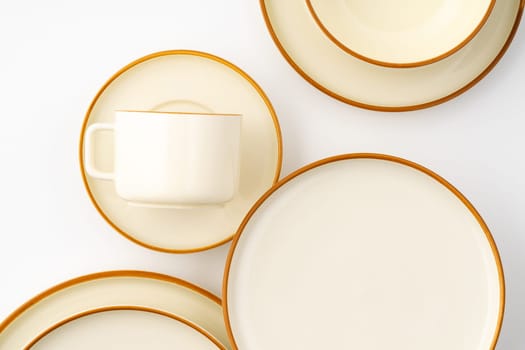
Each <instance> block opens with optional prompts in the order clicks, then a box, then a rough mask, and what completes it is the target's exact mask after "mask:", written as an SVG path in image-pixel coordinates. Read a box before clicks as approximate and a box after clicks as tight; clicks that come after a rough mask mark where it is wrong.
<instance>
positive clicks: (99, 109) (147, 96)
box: [80, 51, 282, 252]
mask: <svg viewBox="0 0 525 350" xmlns="http://www.w3.org/2000/svg"><path fill="white" fill-rule="evenodd" d="M115 110H142V111H144V110H153V111H184V112H199V113H237V114H242V116H243V117H242V128H241V141H240V142H241V145H242V146H241V160H240V174H239V184H238V191H237V193H236V195H235V196H234V198H233V199H232V200H231V201H229V202H227V203H225V204H224V205H223V206H214V207H203V208H192V209H173V208H172V209H167V208H161V209H159V208H148V207H137V206H130V205H128V203H127V202H126V201H125V200H123V199H121V198H120V197H119V196H118V195H117V194H116V192H115V186H114V184H113V183H112V182H108V181H104V180H97V179H93V178H91V177H90V176H88V175H87V174H86V173H85V169H84V167H83V159H82V158H83V154H84V151H83V143H84V142H83V139H84V132H85V129H86V127H87V126H89V125H91V124H93V123H99V122H109V123H111V122H113V118H114V114H115V113H114V111H115ZM95 143H96V144H97V145H98V146H97V148H96V149H95V150H94V153H95V158H96V159H97V161H98V164H97V166H98V167H99V168H101V170H111V169H112V166H113V159H112V154H113V153H112V150H113V148H112V147H113V143H112V137H111V135H103V134H100V135H98V137H97V138H95ZM80 144H81V149H80V157H81V162H80V163H81V167H82V174H83V177H84V180H85V183H86V187H87V190H88V193H89V195H90V197H91V198H92V200H93V203H94V204H95V206H96V207H97V209H98V210H99V212H100V213H101V214H102V215H103V217H104V218H105V219H106V220H107V221H108V222H109V223H110V224H111V225H112V226H113V227H114V228H115V229H116V230H117V231H119V232H120V233H121V234H123V235H124V236H125V237H127V238H129V239H131V240H133V241H134V242H136V243H139V244H141V245H143V246H146V247H148V248H151V249H156V250H161V251H167V252H191V251H197V250H203V249H207V248H211V247H214V246H216V245H219V244H221V243H224V242H226V241H228V240H230V239H231V237H232V236H233V233H234V232H235V230H236V229H237V227H238V226H239V223H240V222H241V221H242V218H243V217H244V215H245V214H246V213H247V212H248V210H249V208H250V207H251V206H252V204H253V203H254V202H255V201H256V200H257V198H258V197H259V196H260V195H261V194H263V193H264V192H265V191H266V190H267V189H268V188H269V187H270V186H271V185H272V184H273V183H274V182H275V181H277V179H278V178H279V172H280V169H281V156H282V155H281V135H280V129H279V124H278V122H277V117H276V115H275V112H274V110H273V108H272V106H271V104H270V102H269V100H268V99H267V97H266V95H265V94H264V92H263V91H262V90H261V89H260V88H259V86H258V85H257V84H256V83H255V82H254V81H253V80H252V79H251V78H250V77H249V76H248V75H246V73H244V72H243V71H241V70H240V69H239V68H237V67H236V66H234V65H232V64H231V63H229V62H227V61H224V60H222V59H220V58H218V57H215V56H212V55H209V54H206V53H201V52H195V51H165V52H160V53H156V54H152V55H149V56H146V57H144V58H141V59H139V60H137V61H135V62H133V63H131V64H130V65H128V66H127V67H125V68H123V69H122V70H121V71H120V72H118V73H117V74H116V75H115V76H114V77H113V78H112V79H111V80H110V81H109V82H108V83H107V84H106V85H105V86H104V87H103V88H102V90H101V91H100V92H99V94H98V95H97V97H96V98H95V100H94V101H93V104H92V106H91V107H90V109H89V111H88V113H87V115H86V119H85V122H84V127H83V129H82V136H81V140H80Z"/></svg>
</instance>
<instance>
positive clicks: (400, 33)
mask: <svg viewBox="0 0 525 350" xmlns="http://www.w3.org/2000/svg"><path fill="white" fill-rule="evenodd" d="M306 1H307V2H309V6H310V9H311V10H312V14H313V16H314V17H315V18H316V20H317V21H318V23H319V25H320V26H321V27H322V29H323V30H324V31H325V32H326V33H327V34H328V37H329V38H330V39H333V40H334V41H335V42H336V43H337V44H338V45H339V46H340V47H341V48H343V49H344V50H347V51H348V52H349V53H351V54H355V55H356V56H358V57H360V58H363V59H365V60H368V61H370V62H372V63H376V64H380V65H385V66H400V67H403V66H405V67H406V66H417V65H423V64H427V63H431V62H433V61H437V60H439V59H442V58H444V57H446V56H448V55H450V54H451V53H453V52H454V51H456V50H458V49H459V48H461V47H462V46H464V45H465V44H466V43H467V42H468V41H469V40H470V39H472V37H473V36H474V35H475V34H476V33H477V32H478V31H479V29H481V26H482V25H483V24H484V23H485V21H486V19H487V18H488V16H489V14H490V11H491V10H492V6H493V5H494V3H495V0H425V1H421V0H396V1H383V0H306Z"/></svg>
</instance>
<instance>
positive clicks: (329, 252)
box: [223, 154, 504, 350]
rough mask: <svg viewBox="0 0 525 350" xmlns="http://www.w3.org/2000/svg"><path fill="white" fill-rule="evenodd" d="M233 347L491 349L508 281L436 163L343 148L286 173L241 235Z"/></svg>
mask: <svg viewBox="0 0 525 350" xmlns="http://www.w3.org/2000/svg"><path fill="white" fill-rule="evenodd" d="M223 298H224V299H223V304H224V305H225V310H224V311H225V316H226V319H227V322H229V327H230V332H231V333H230V334H231V335H232V339H233V340H234V342H235V343H236V346H234V348H237V349H250V350H266V349H276V350H277V349H283V350H284V349H302V350H308V349H312V350H313V349H361V350H372V349H374V350H376V349H390V350H421V349H425V350H444V349H447V350H488V349H493V348H494V346H495V343H496V340H497V337H498V335H499V330H500V327H501V320H502V316H503V306H504V282H503V272H502V269H501V262H500V260H499V255H498V252H497V249H496V246H495V244H494V241H493V239H492V236H491V235H490V232H489V230H488V228H487V227H486V225H485V224H484V222H483V220H482V219H481V217H480V216H479V214H478V213H477V212H476V211H475V209H474V208H473V207H472V205H471V204H470V203H469V202H468V201H467V200H466V199H465V198H464V197H463V196H462V195H461V194H460V193H459V192H457V190H456V189H454V188H453V187H452V186H451V185H450V184H448V183H447V182H446V181H445V180H443V179H442V178H440V177H439V176H437V175H436V174H434V173H432V172H430V171H429V170H427V169H425V168H423V167H421V166H419V165H417V164H414V163H411V162H408V161H405V160H402V159H398V158H394V157H391V156H384V155H374V154H355V155H344V156H339V157H335V158H332V159H327V160H324V161H320V162H318V163H315V164H313V165H310V166H308V167H306V168H304V169H302V170H299V171H298V172H296V173H294V174H292V175H290V176H289V177H287V178H285V179H283V180H282V181H281V182H279V184H278V185H277V187H275V188H274V189H272V191H270V192H269V193H268V194H266V195H265V196H264V197H263V199H261V201H259V202H258V203H257V205H256V206H255V207H254V209H253V210H252V212H251V213H250V215H248V217H247V219H246V221H245V222H244V223H243V225H241V227H240V229H239V232H238V234H237V235H236V236H235V239H234V242H233V246H232V250H231V251H230V255H229V258H228V262H227V268H226V274H225V281H224V291H223Z"/></svg>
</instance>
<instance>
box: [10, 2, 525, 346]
mask: <svg viewBox="0 0 525 350" xmlns="http://www.w3.org/2000/svg"><path fill="white" fill-rule="evenodd" d="M498 1H500V0H498ZM501 1H505V0H501ZM290 15H292V16H293V14H290ZM524 39H525V31H524V30H521V31H519V32H518V34H517V37H516V39H515V41H514V43H513V45H512V46H511V48H510V50H509V52H508V53H507V55H506V56H505V57H504V58H503V60H502V61H501V62H500V64H499V65H498V66H497V67H496V68H495V69H494V70H493V71H492V73H491V74H490V75H489V76H488V77H486V78H485V79H484V80H483V81H482V82H481V83H479V84H478V85H477V86H475V88H473V89H471V90H470V91H469V92H467V93H466V94H464V95H462V96H460V97H459V98H456V99H454V100H452V101H450V102H447V103H446V104H443V105H440V106H438V107H433V108H431V109H427V110H423V111H416V112H410V113H402V114H392V113H379V112H371V111H366V110H362V109H358V108H355V107H352V106H349V105H346V104H343V103H340V102H338V101H336V100H334V99H332V98H330V97H328V96H326V95H324V94H323V93H321V92H319V91H318V90H316V89H315V88H313V87H312V86H310V85H309V84H307V83H306V82H305V81H304V80H303V79H302V78H301V77H300V76H299V75H298V74H297V73H295V71H293V70H292V68H291V67H290V66H289V65H288V64H287V63H286V62H285V60H284V59H283V58H282V57H281V55H280V53H279V52H278V50H277V48H276V47H275V45H274V44H273V42H272V41H271V38H270V36H269V34H268V32H267V30H266V27H265V25H264V21H263V18H262V16H261V12H260V9H259V4H258V1H257V0H250V1H248V0H226V1H216V0H192V1H182V0H169V1H168V0H166V1H162V0H154V1H123V0H122V1H102V0H96V1H93V0H92V1H84V2H79V1H67V0H62V1H59V0H48V1H36V0H34V1H7V0H0V118H1V119H0V120H1V124H0V162H1V163H0V164H1V165H0V167H1V168H0V319H3V318H4V317H6V316H7V315H8V314H9V313H10V312H12V311H13V310H14V309H15V308H16V307H17V306H19V305H20V304H21V303H23V302H24V301H26V300H27V299H28V298H30V297H32V296H34V295H35V294H36V293H39V292H41V291H42V290H44V289H46V288H48V287H50V286H52V285H54V284H57V283H59V282H61V281H64V280H66V279H69V278H72V277H76V276H78V275H82V274H87V273H91V272H96V271H102V270H110V269H142V270H152V271H157V272H162V273H167V274H172V275H176V276H178V277H181V278H184V279H188V280H190V281H192V282H194V283H197V284H199V285H201V286H203V287H205V288H207V289H209V290H211V291H213V292H215V293H216V294H219V293H220V288H221V281H222V271H223V266H224V261H225V257H226V254H227V251H228V248H229V245H226V246H222V247H219V248H216V249H213V250H211V251H207V252H203V253H197V254H190V255H170V254H162V253H157V252H153V251H149V250H147V249H145V248H142V247H139V246H137V245H135V244H133V243H131V242H129V241H128V240H126V239H124V238H122V237H121V236H120V235H119V234H118V233H116V232H115V231H114V230H112V229H111V228H110V226H109V225H108V224H106V222H105V221H104V220H103V219H102V218H101V216H100V215H99V214H98V212H97V211H96V210H95V208H94V207H93V206H92V204H91V203H90V201H89V199H88V196H87V194H86V191H85V190H84V187H83V184H82V181H81V176H80V171H79V166H78V157H77V152H78V138H79V132H80V128H81V124H82V120H83V117H84V113H85V111H86V109H87V107H88V105H89V103H90V102H91V100H92V98H93V97H94V95H95V93H96V92H97V91H98V89H99V88H100V86H101V85H102V84H103V83H104V82H105V81H106V80H107V79H108V78H109V77H110V76H111V75H112V74H113V73H115V72H116V71H117V70H118V69H119V68H121V67H122V66H124V65H125V64H127V63H129V62H131V61H133V60H135V59H136V58H139V57H141V56H144V55H146V54H149V53H152V52H155V51H160V50H166V49H195V50H202V51H207V52H210V53H213V54H216V55H219V56H221V57H223V58H225V59H227V60H230V61H232V62H233V63H235V64H237V65H238V66H239V67H241V68H242V69H244V70H245V71H246V72H247V73H248V74H250V75H251V76H252V77H253V78H254V79H255V80H256V81H257V82H258V83H259V84H260V85H261V87H262V88H263V89H264V90H265V92H266V93H267V94H268V96H269V98H270V100H271V101H272V103H273V105H274V107H275V109H276V111H277V114H278V116H279V118H280V122H281V127H282V132H283V141H284V163H283V172H282V174H283V175H286V174H288V173H290V172H291V171H293V170H294V169H296V168H298V167H300V166H302V165H305V164H307V163H310V162H312V161H314V160H317V159H319V158H324V157H326V156H330V155H335V154H339V153H349V152H381V153H389V154H393V155H397V156H401V157H404V158H408V159H410V160H413V161H416V162H419V163H421V164H422V165H425V166H427V167H429V168H431V169H432V170H434V171H436V172H438V173H439V174H441V175H442V176H444V177H445V178H446V179H448V180H449V181H450V182H452V183H453V184H454V185H456V186H457V187H458V188H459V189H460V190H461V191H462V192H463V193H464V194H465V195H466V196H467V198H469V199H470V200H471V201H472V202H473V204H474V205H475V206H476V208H477V209H478V210H479V211H480V213H481V214H482V216H483V217H484V218H485V220H486V221H487V223H488V225H489V227H490V228H491V230H492V232H493V234H494V237H495V239H496V242H497V244H498V246H499V249H500V252H501V255H502V259H503V263H504V268H505V273H506V283H507V288H508V291H507V298H508V299H507V308H506V317H505V322H504V327H503V331H502V335H501V340H500V343H499V346H498V349H503V350H521V349H523V348H524V347H525V332H524V331H523V330H524V325H525V232H524V230H525V215H524V209H525V184H524V171H525V165H524V164H525V161H524V160H523V149H524V146H525V139H524V137H523V133H524V130H525V112H524V110H523V106H522V104H523V98H524V88H523V84H524V83H525V40H524ZM307 311H308V310H307V309H306V310H305V312H307Z"/></svg>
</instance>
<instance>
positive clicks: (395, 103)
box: [261, 0, 523, 111]
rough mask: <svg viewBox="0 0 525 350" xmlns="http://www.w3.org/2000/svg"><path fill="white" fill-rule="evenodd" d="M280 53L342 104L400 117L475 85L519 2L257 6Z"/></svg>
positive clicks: (502, 47) (327, 1)
mask: <svg viewBox="0 0 525 350" xmlns="http://www.w3.org/2000/svg"><path fill="white" fill-rule="evenodd" d="M261 7H262V11H263V13H264V17H265V19H266V23H267V25H268V28H269V30H270V33H271V35H272V37H273V39H274V41H275V43H276V44H277V46H278V48H279V50H280V51H281V53H282V54H283V55H284V57H285V58H286V59H287V60H288V62H289V63H290V64H291V65H292V67H293V68H294V69H295V70H296V71H297V72H298V73H299V74H301V75H302V76H303V77H304V78H305V79H306V80H307V81H308V82H309V83H311V84H313V85H314V86H315V87H317V88H319V89H320V90H322V91H323V92H325V93H327V94H328V95H330V96H332V97H335V98H337V99H339V100H341V101H343V102H346V103H349V104H353V105H356V106H359V107H363V108H369V109H374V110H381V111H406V110H414V109H419V108H425V107H429V106H432V105H436V104H438V103H442V102H444V101H447V100H449V99H451V98H453V97H456V96H457V95H459V94H461V93H463V92H465V91H466V90H468V89H469V88H471V87H472V86H473V85H474V84H476V83H477V82H478V81H479V80H481V79H482V78H483V77H484V76H485V75H486V74H487V73H488V72H489V71H490V70H491V69H492V68H493V67H494V66H495V65H496V63H497V62H498V61H499V59H500V58H501V56H502V55H503V54H504V52H505V51H506V49H507V47H508V46H509V44H510V42H511V40H512V38H513V36H514V33H515V31H516V29H517V27H518V24H519V20H520V18H521V13H522V10H523V1H522V0H428V1H418V0H397V1H379V0H288V1H279V0H261Z"/></svg>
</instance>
